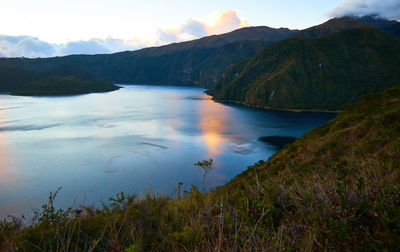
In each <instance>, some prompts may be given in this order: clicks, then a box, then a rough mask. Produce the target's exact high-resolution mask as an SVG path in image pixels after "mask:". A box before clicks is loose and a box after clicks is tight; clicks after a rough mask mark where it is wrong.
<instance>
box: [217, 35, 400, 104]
mask: <svg viewBox="0 0 400 252" xmlns="http://www.w3.org/2000/svg"><path fill="white" fill-rule="evenodd" d="M399 66H400V40H398V39H395V38H393V37H392V36H389V35H387V34H385V33H383V32H381V31H379V30H377V29H375V28H372V27H362V28H354V29H348V30H344V31H340V32H336V33H333V34H331V35H328V36H325V37H322V38H317V39H310V38H290V39H286V40H282V41H279V42H276V43H274V44H272V45H270V46H268V47H267V48H266V49H264V50H263V51H262V52H260V53H259V54H258V55H256V56H255V57H253V58H251V59H249V60H247V61H243V62H240V63H238V64H235V65H233V66H232V67H230V68H229V69H228V70H227V71H226V72H225V73H224V74H223V76H222V78H221V79H220V80H219V82H218V83H217V84H216V86H215V87H214V88H212V89H211V90H210V93H211V94H212V95H213V96H214V99H215V100H217V101H233V102H240V103H244V104H247V105H250V106H258V107H269V108H279V109H300V110H341V109H342V108H343V105H344V104H347V103H349V102H353V101H355V100H356V99H357V98H358V97H359V96H360V95H362V94H366V93H372V92H376V91H380V90H384V89H386V88H389V87H392V86H394V85H396V84H400V68H399Z"/></svg>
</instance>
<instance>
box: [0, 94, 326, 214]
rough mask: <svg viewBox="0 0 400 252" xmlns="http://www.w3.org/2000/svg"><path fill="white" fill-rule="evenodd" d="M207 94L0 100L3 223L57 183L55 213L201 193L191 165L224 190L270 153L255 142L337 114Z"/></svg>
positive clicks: (305, 128)
mask: <svg viewBox="0 0 400 252" xmlns="http://www.w3.org/2000/svg"><path fill="white" fill-rule="evenodd" d="M203 91H204V90H203V89H198V88H188V87H156V86H125V88H122V89H120V90H118V91H115V92H110V93H99V94H89V95H80V96H72V97H36V98H33V97H16V96H7V95H0V218H1V217H2V216H4V215H7V214H20V213H24V214H26V213H27V211H28V212H29V209H30V208H31V207H34V208H35V207H40V206H41V204H42V203H44V202H45V201H46V199H47V195H48V192H49V191H54V190H55V189H57V188H58V187H59V186H62V187H63V189H62V191H61V192H60V194H59V195H58V201H57V204H58V206H59V207H69V206H71V204H72V202H73V201H75V202H76V203H77V204H80V203H83V201H84V200H86V201H85V203H86V204H92V203H94V202H100V201H101V200H106V199H108V198H109V197H112V196H115V194H116V193H118V192H120V191H121V190H122V191H126V192H131V193H141V192H145V190H146V188H151V189H152V191H153V192H164V193H167V194H168V193H172V191H173V190H174V188H176V185H177V184H178V182H183V183H184V185H186V186H187V187H188V188H190V186H191V185H197V186H200V187H202V186H203V184H202V176H201V172H200V171H199V170H198V169H197V168H196V167H194V165H193V164H194V163H196V162H197V161H199V160H202V159H208V158H213V159H214V160H215V168H214V169H213V171H212V172H211V173H210V174H209V175H208V176H207V185H206V187H207V188H210V187H212V186H217V185H221V184H224V183H226V182H227V181H228V180H230V179H231V178H233V177H234V176H235V175H237V174H239V173H241V172H242V171H243V170H244V169H246V167H247V166H249V165H251V164H254V163H255V162H257V161H258V160H260V159H264V160H265V159H268V157H270V156H271V155H272V154H273V153H275V152H276V148H275V147H274V146H271V145H269V144H266V143H263V142H261V141H258V139H259V137H262V136H295V137H298V136H301V135H302V134H303V133H304V132H306V131H309V130H310V129H311V128H312V127H315V126H317V125H320V124H322V123H324V122H326V121H327V120H329V119H331V118H332V117H333V115H328V114H317V113H291V112H271V111H265V110H254V109H249V108H245V107H241V106H231V105H229V106H228V105H224V104H220V103H216V102H213V101H212V100H210V97H209V96H207V95H205V94H204V93H203ZM8 108H12V109H8ZM1 129H6V130H5V131H1ZM27 188H29V190H27Z"/></svg>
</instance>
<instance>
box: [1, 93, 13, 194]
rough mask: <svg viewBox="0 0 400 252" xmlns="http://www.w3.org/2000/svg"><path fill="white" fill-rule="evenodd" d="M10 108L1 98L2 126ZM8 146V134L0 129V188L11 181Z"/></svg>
mask: <svg viewBox="0 0 400 252" xmlns="http://www.w3.org/2000/svg"><path fill="white" fill-rule="evenodd" d="M8 109H12V108H7V107H5V106H4V105H3V102H2V99H1V98H0V128H2V127H4V126H5V124H6V118H7V115H6V112H7V110H8ZM8 148H9V146H8V141H7V135H6V134H5V133H3V132H2V131H0V189H1V188H2V187H3V186H6V185H7V184H8V183H9V182H10V181H11V177H10V171H9V168H10V167H9V160H10V157H11V156H10V151H9V149H8Z"/></svg>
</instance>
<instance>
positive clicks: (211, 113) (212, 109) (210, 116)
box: [198, 99, 227, 155]
mask: <svg viewBox="0 0 400 252" xmlns="http://www.w3.org/2000/svg"><path fill="white" fill-rule="evenodd" d="M198 113H199V116H200V129H201V130H202V131H203V137H204V141H205V143H206V145H207V148H208V151H209V153H210V154H212V155H218V154H221V149H220V147H221V146H222V145H223V144H224V142H225V139H224V137H223V132H224V130H225V129H226V117H227V108H226V107H224V106H216V104H214V102H213V101H212V100H211V99H210V100H207V101H205V102H201V103H200V106H199V109H198Z"/></svg>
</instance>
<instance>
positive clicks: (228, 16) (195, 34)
mask: <svg viewBox="0 0 400 252" xmlns="http://www.w3.org/2000/svg"><path fill="white" fill-rule="evenodd" d="M246 26H249V24H248V21H247V20H246V19H243V18H240V17H239V16H238V12H237V11H235V10H228V11H224V12H221V11H215V12H213V13H212V14H210V15H209V16H207V17H205V18H202V19H199V20H195V19H190V20H188V21H186V22H185V23H184V24H183V25H181V26H180V27H178V28H168V29H159V30H158V33H157V42H158V43H159V44H166V43H173V42H181V41H186V40H192V39H196V38H200V37H204V36H208V35H215V34H221V33H226V32H230V31H233V30H236V29H238V28H242V27H246Z"/></svg>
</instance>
